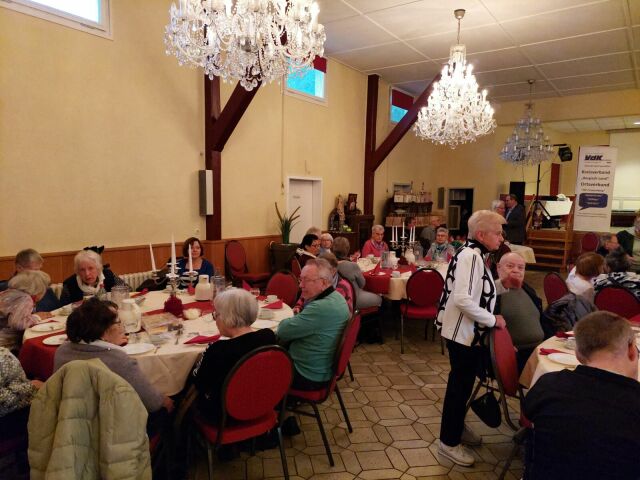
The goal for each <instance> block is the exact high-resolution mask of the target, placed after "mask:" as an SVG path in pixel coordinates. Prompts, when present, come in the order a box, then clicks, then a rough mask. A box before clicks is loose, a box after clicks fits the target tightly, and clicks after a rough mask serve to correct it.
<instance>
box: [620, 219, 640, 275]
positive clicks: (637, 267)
mask: <svg viewBox="0 0 640 480" xmlns="http://www.w3.org/2000/svg"><path fill="white" fill-rule="evenodd" d="M617 235H618V242H620V247H621V248H622V250H624V251H625V253H626V254H627V255H629V256H630V257H631V271H632V272H636V273H640V216H638V217H636V219H635V220H634V221H633V227H631V228H628V229H626V230H622V231H620V232H618V234H617Z"/></svg>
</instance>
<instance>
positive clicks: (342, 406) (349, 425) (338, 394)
mask: <svg viewBox="0 0 640 480" xmlns="http://www.w3.org/2000/svg"><path fill="white" fill-rule="evenodd" d="M335 391H336V397H338V402H339V403H340V408H341V409H342V414H343V415H344V421H345V422H346V423H347V429H348V430H349V433H353V428H351V422H350V421H349V414H348V413H347V409H346V407H345V406H344V401H343V400H342V395H340V389H339V388H338V385H337V384H336V389H335Z"/></svg>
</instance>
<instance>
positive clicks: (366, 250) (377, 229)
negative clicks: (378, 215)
mask: <svg viewBox="0 0 640 480" xmlns="http://www.w3.org/2000/svg"><path fill="white" fill-rule="evenodd" d="M388 251H389V245H387V242H385V241H384V227H383V226H382V225H374V226H373V227H371V238H370V239H369V240H367V241H366V242H364V245H363V247H362V252H361V255H362V256H363V257H367V256H369V255H373V256H374V257H378V258H379V257H381V256H382V252H388Z"/></svg>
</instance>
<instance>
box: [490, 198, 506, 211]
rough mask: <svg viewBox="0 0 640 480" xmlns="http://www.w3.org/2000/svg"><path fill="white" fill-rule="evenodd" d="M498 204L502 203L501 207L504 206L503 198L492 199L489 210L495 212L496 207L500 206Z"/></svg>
mask: <svg viewBox="0 0 640 480" xmlns="http://www.w3.org/2000/svg"><path fill="white" fill-rule="evenodd" d="M500 204H502V207H503V208H505V204H504V201H503V200H493V201H492V202H491V211H492V212H495V211H496V210H497V209H498V207H499V206H500Z"/></svg>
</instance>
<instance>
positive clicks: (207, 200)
mask: <svg viewBox="0 0 640 480" xmlns="http://www.w3.org/2000/svg"><path fill="white" fill-rule="evenodd" d="M198 187H199V191H200V215H213V170H198Z"/></svg>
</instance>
